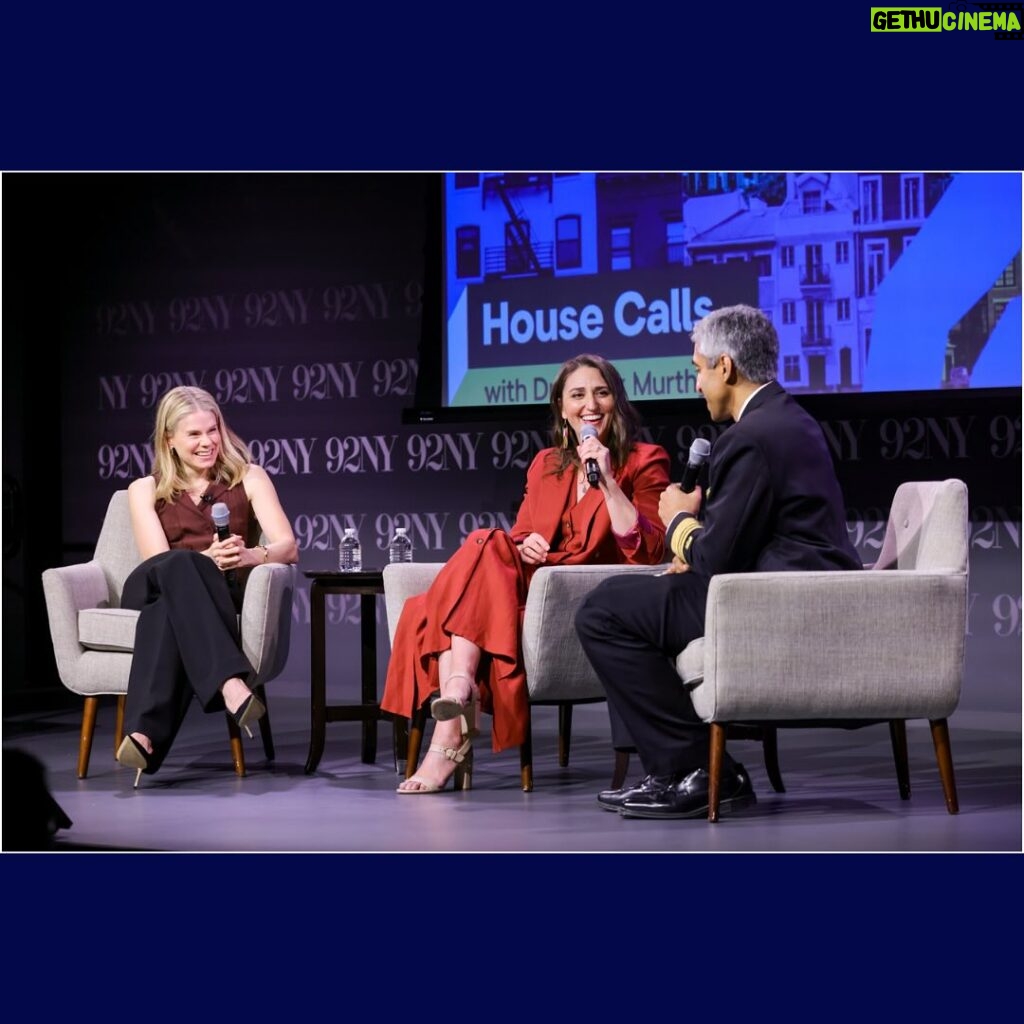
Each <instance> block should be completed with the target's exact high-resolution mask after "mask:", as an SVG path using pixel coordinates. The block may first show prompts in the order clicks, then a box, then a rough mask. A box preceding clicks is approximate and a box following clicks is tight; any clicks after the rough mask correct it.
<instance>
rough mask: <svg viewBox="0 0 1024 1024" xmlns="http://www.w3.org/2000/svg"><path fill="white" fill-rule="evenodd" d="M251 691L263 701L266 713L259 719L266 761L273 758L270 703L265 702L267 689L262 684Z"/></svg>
mask: <svg viewBox="0 0 1024 1024" xmlns="http://www.w3.org/2000/svg"><path fill="white" fill-rule="evenodd" d="M253 693H255V694H256V696H257V697H259V699H260V700H261V701H262V702H263V706H264V707H265V708H266V709H267V713H266V714H265V715H264V716H263V717H262V718H261V719H260V723H259V724H260V739H262V740H263V753H264V754H265V755H266V758H267V760H268V761H273V760H274V754H275V751H274V734H273V733H272V732H271V729H270V705H269V704H268V703H267V691H266V688H265V687H263V686H257V687H256V688H255V689H254V690H253Z"/></svg>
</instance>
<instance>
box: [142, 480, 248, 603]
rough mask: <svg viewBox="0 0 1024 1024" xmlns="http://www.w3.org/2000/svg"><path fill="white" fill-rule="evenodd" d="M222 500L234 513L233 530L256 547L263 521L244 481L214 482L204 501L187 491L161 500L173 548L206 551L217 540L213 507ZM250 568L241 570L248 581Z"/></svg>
mask: <svg viewBox="0 0 1024 1024" xmlns="http://www.w3.org/2000/svg"><path fill="white" fill-rule="evenodd" d="M218 501H222V502H224V504H225V505H227V507H228V512H229V513H230V516H229V519H228V527H229V529H230V530H231V532H232V533H237V534H239V535H240V536H242V537H244V538H245V546H246V547H247V548H251V547H255V546H256V543H257V541H259V539H260V524H259V522H258V521H257V519H256V516H255V515H254V514H253V511H252V506H251V505H250V504H249V498H248V496H247V495H246V493H245V486H244V485H243V484H241V483H238V484H235V486H234V487H228V486H227V484H224V483H220V482H217V483H211V484H210V486H209V488H208V489H207V491H206V494H205V495H203V500H202V501H200V502H199V504H198V505H197V504H195V502H193V501H192V499H191V498H190V497H189V496H188V495H187V494H179V495H178V497H177V498H176V499H174V500H172V501H165V500H164V499H163V498H160V499H158V500H157V502H156V505H155V506H154V507H155V508H156V514H157V518H158V519H159V520H160V525H161V526H162V527H163V528H164V533H165V534H166V536H167V543H168V544H170V546H171V547H172V548H188V549H189V550H190V551H205V550H206V549H207V548H208V547H209V546H210V544H211V543H212V541H213V536H214V534H215V533H216V532H217V527H216V526H214V525H213V506H214V504H215V503H216V502H218ZM247 574H248V570H246V571H245V572H243V573H240V576H241V582H243V583H244V582H245V576H246V575H247Z"/></svg>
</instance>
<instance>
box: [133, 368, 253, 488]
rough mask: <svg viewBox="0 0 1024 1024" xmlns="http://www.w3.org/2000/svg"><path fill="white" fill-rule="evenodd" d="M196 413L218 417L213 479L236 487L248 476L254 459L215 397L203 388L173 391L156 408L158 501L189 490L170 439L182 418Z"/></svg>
mask: <svg viewBox="0 0 1024 1024" xmlns="http://www.w3.org/2000/svg"><path fill="white" fill-rule="evenodd" d="M194 412H212V413H213V415H214V416H216V417H217V430H218V431H219V432H220V449H219V450H218V452H217V461H216V462H215V463H214V466H213V470H212V473H211V479H212V480H217V481H220V482H221V483H224V484H227V486H228V487H234V486H235V484H237V483H239V482H240V481H241V480H242V478H243V477H244V476H245V473H246V470H247V469H248V468H249V464H250V463H251V462H252V456H251V455H250V454H249V448H248V446H247V445H246V444H245V442H244V441H243V440H242V439H241V438H240V437H239V436H238V435H237V434H236V433H235V432H234V431H233V430H232V429H231V428H230V427H229V426H228V425H227V423H225V422H224V417H223V415H221V411H220V407H219V406H218V405H217V403H216V401H215V400H214V397H213V395H211V394H210V393H209V392H208V391H204V390H203V389H202V388H194V387H186V386H182V387H177V388H171V390H170V391H168V392H167V394H165V395H164V397H163V398H161V399H160V404H159V405H158V406H157V407H156V423H155V425H154V427H153V476H154V477H155V478H156V497H157V499H158V500H159V499H160V498H163V499H164V500H165V501H170V500H171V499H172V498H174V497H175V496H176V495H178V494H181V493H182V492H183V491H184V490H186V489H187V487H188V481H187V479H186V478H185V474H184V473H183V472H182V467H181V459H180V458H179V457H178V453H177V452H175V451H172V449H171V443H170V439H171V435H172V434H173V433H174V431H175V430H177V428H178V423H179V422H180V420H181V418H182V417H183V416H188V415H190V414H191V413H194Z"/></svg>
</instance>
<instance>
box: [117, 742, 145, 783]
mask: <svg viewBox="0 0 1024 1024" xmlns="http://www.w3.org/2000/svg"><path fill="white" fill-rule="evenodd" d="M149 758H150V755H149V754H148V753H147V752H146V748H145V747H144V746H142V744H141V743H139V741H138V740H137V739H135V738H134V737H133V736H130V735H129V736H125V738H124V739H123V740H121V746H119V747H118V748H117V763H118V764H120V765H124V767H125V768H134V769H135V783H134V784H133V786H132V788H133V789H138V788H139V779H141V778H142V773H143V772H144V771H145V770H146V769H147V768H148V767H149Z"/></svg>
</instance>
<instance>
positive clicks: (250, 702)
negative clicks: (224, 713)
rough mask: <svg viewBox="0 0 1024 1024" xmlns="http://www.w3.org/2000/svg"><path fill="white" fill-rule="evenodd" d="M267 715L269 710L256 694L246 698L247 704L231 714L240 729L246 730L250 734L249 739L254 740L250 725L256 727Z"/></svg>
mask: <svg viewBox="0 0 1024 1024" xmlns="http://www.w3.org/2000/svg"><path fill="white" fill-rule="evenodd" d="M266 713H267V709H266V707H265V706H264V704H263V701H261V700H260V699H259V697H257V696H256V694H255V693H250V694H249V696H248V697H247V698H246V700H245V703H243V704H242V706H241V707H240V708H239V709H238V710H237V711H231V712H229V714H230V715H231V717H232V718H233V719H234V720H235V722H236V724H237V725H238V727H239V728H240V729H244V730H245V731H246V732H247V733H248V734H249V739H252V729H250V728H249V726H250V724H253V725H254V724H255V723H256V722H258V721H259V720H260V719H261V718H262V717H263V716H264V715H265V714H266Z"/></svg>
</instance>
